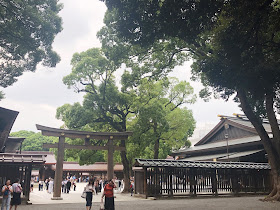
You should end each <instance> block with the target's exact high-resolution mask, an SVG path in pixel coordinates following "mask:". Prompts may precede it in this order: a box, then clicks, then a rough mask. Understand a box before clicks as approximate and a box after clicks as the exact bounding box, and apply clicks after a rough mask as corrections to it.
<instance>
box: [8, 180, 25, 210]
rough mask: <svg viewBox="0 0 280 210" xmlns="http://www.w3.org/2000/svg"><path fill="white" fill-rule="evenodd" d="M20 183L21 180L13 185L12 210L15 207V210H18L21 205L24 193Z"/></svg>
mask: <svg viewBox="0 0 280 210" xmlns="http://www.w3.org/2000/svg"><path fill="white" fill-rule="evenodd" d="M19 182H20V181H19V179H16V181H15V183H14V184H13V185H12V188H13V198H12V202H11V208H10V210H11V209H12V208H13V206H15V210H16V209H17V206H18V205H20V204H21V197H20V196H21V192H22V187H21V185H20V183H19Z"/></svg>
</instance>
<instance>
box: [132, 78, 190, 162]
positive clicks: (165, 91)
mask: <svg viewBox="0 0 280 210" xmlns="http://www.w3.org/2000/svg"><path fill="white" fill-rule="evenodd" d="M137 96H138V97H137V100H138V101H135V106H136V107H135V108H136V109H135V110H136V111H135V112H136V117H135V118H134V119H133V121H132V123H131V125H130V126H131V127H132V128H133V131H134V135H133V142H134V143H135V150H137V151H138V152H137V153H136V154H137V155H138V157H146V158H154V159H158V158H163V159H164V158H166V156H167V155H168V154H169V153H170V151H171V150H172V149H176V148H177V149H178V148H180V147H181V146H182V145H185V146H190V142H189V141H188V137H190V136H191V135H192V133H193V130H194V128H195V120H194V119H193V116H192V112H191V111H190V110H188V109H187V108H181V107H180V106H181V105H184V104H187V103H188V104H191V103H194V102H195V97H194V95H193V88H192V87H191V86H190V85H189V83H187V82H179V81H178V79H176V78H169V79H164V80H160V81H157V82H155V81H148V80H147V79H142V80H141V84H140V85H139V88H138V94H137ZM148 151H150V152H148ZM150 154H153V156H151V155H150Z"/></svg>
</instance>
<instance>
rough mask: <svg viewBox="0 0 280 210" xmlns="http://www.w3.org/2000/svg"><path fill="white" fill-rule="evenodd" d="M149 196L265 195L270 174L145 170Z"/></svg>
mask: <svg viewBox="0 0 280 210" xmlns="http://www.w3.org/2000/svg"><path fill="white" fill-rule="evenodd" d="M144 173H146V175H145V177H146V182H147V186H146V188H147V192H146V194H147V196H162V195H169V196H173V195H184V194H188V195H192V196H196V195H198V194H213V195H218V194H227V193H235V194H238V193H243V192H244V193H266V192H268V191H269V190H270V188H271V186H270V177H269V170H254V169H202V168H197V169H196V168H169V167H163V168H160V167H151V168H146V170H145V172H144Z"/></svg>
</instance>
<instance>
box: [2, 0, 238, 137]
mask: <svg viewBox="0 0 280 210" xmlns="http://www.w3.org/2000/svg"><path fill="white" fill-rule="evenodd" d="M60 2H61V3H63V4H64V7H63V9H62V11H61V12H60V16H61V17H62V19H63V31H62V32H61V33H59V34H58V35H57V36H56V39H55V41H54V44H53V47H54V49H55V51H56V52H57V53H58V54H59V55H60V56H61V62H60V63H59V64H58V65H57V67H56V68H46V67H38V69H37V71H36V72H35V73H31V72H26V73H24V75H23V76H21V77H19V79H18V82H16V83H15V84H14V85H13V86H10V87H8V88H6V89H4V90H3V91H4V93H5V99H3V100H2V101H0V106H2V107H4V108H8V109H12V110H16V111H19V112H20V113H19V115H18V117H17V119H16V121H15V124H14V126H13V128H12V131H19V130H31V131H36V127H35V124H41V125H45V126H50V127H60V126H61V125H62V124H63V123H62V122H61V121H59V120H57V119H56V118H55V113H56V108H57V107H59V106H62V105H63V104H65V103H71V104H72V103H74V102H81V101H82V99H83V97H82V95H81V94H78V93H74V91H73V90H72V89H67V87H66V86H65V85H64V84H63V83H62V78H63V77H64V76H66V75H68V74H69V73H70V72H71V66H70V60H71V57H72V55H73V53H75V52H82V51H85V50H87V49H89V48H92V47H100V46H101V44H100V42H99V40H98V39H97V38H96V33H97V31H98V30H99V29H100V28H101V27H102V25H103V16H104V13H105V11H106V6H105V5H104V3H103V2H100V1H99V0H80V1H76V0H62V1H60ZM190 65H191V62H186V63H185V65H184V66H180V67H177V68H175V69H174V71H173V73H172V76H176V77H178V78H179V79H181V80H187V81H190V79H189V78H190ZM190 83H191V85H192V86H193V87H194V88H195V92H196V93H198V91H199V90H200V89H201V88H202V85H201V84H199V83H197V82H191V81H190ZM187 107H188V108H189V109H191V110H192V111H193V114H194V117H195V120H196V122H197V130H196V132H195V135H194V138H195V139H197V138H201V137H202V136H203V135H205V134H206V133H205V132H206V131H207V130H208V131H209V129H211V128H213V127H214V125H215V124H216V123H218V122H219V118H218V117H217V115H218V114H223V115H232V114H233V113H241V111H240V109H239V108H238V106H237V104H236V103H234V102H233V101H229V102H224V101H223V100H212V101H210V102H203V100H201V99H198V101H197V102H196V103H195V104H194V105H187Z"/></svg>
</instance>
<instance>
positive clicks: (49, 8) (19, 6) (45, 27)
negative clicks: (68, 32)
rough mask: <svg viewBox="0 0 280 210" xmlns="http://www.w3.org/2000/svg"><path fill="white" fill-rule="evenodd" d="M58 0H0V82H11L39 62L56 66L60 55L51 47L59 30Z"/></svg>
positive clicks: (6, 84)
mask: <svg viewBox="0 0 280 210" xmlns="http://www.w3.org/2000/svg"><path fill="white" fill-rule="evenodd" d="M61 8H62V5H61V4H58V1H57V0H38V1H31V0H3V1H1V2H0V86H1V87H4V88H5V87H7V86H9V85H12V84H13V83H14V82H15V81H16V80H17V78H18V77H19V76H20V75H22V73H23V72H24V71H35V69H36V66H37V65H38V63H40V62H42V64H43V65H45V66H48V67H55V66H56V64H57V63H58V62H59V60H60V58H59V56H58V54H57V53H56V52H54V51H53V49H52V43H53V40H54V38H55V35H56V34H57V33H59V32H60V31H61V30H62V26H61V23H62V21H61V18H60V17H59V16H58V13H59V11H60V10H61Z"/></svg>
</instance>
